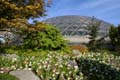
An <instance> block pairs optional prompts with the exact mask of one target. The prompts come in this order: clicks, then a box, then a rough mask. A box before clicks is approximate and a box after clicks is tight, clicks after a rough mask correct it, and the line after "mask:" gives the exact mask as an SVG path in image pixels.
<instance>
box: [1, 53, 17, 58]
mask: <svg viewBox="0 0 120 80" xmlns="http://www.w3.org/2000/svg"><path fill="white" fill-rule="evenodd" d="M1 56H3V57H4V58H7V59H17V58H19V56H17V55H16V54H6V53H1Z"/></svg>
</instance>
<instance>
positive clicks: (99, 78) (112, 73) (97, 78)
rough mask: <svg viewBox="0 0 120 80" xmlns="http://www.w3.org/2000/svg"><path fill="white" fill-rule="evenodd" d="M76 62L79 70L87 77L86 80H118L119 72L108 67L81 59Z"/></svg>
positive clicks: (97, 62) (119, 77) (119, 78)
mask: <svg viewBox="0 0 120 80" xmlns="http://www.w3.org/2000/svg"><path fill="white" fill-rule="evenodd" d="M76 61H77V64H78V66H79V70H80V71H81V72H82V73H83V74H84V76H86V77H87V80H120V71H117V70H116V69H115V68H111V66H110V65H106V64H103V63H99V61H93V60H88V59H82V58H80V59H79V60H76Z"/></svg>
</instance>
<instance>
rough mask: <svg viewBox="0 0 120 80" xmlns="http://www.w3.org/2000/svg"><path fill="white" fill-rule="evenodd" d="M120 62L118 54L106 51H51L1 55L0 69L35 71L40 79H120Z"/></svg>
mask: <svg viewBox="0 0 120 80" xmlns="http://www.w3.org/2000/svg"><path fill="white" fill-rule="evenodd" d="M76 61H77V63H76ZM3 62H4V63H3ZM69 62H71V63H69ZM119 63H120V57H119V56H114V55H112V54H108V53H106V52H104V53H92V52H90V53H89V54H81V55H79V56H77V57H76V56H73V55H72V56H71V55H69V54H61V53H58V52H49V53H48V54H47V55H46V56H44V57H39V56H38V57H37V56H25V55H21V56H19V57H18V58H12V59H11V60H10V59H6V58H4V57H0V72H1V73H6V72H7V73H9V71H12V70H23V69H24V70H32V71H33V72H34V73H35V74H36V75H37V76H39V78H40V79H41V80H50V79H51V80H97V79H98V80H119V78H120V76H119V75H120V72H119V70H120V64H119ZM75 64H76V65H75Z"/></svg>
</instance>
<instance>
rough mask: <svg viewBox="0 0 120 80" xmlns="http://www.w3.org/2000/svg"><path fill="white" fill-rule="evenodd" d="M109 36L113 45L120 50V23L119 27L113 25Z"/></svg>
mask: <svg viewBox="0 0 120 80" xmlns="http://www.w3.org/2000/svg"><path fill="white" fill-rule="evenodd" d="M109 37H110V40H111V43H112V45H113V46H114V47H115V49H117V50H118V51H119V50H120V25H118V27H114V26H113V25H112V26H111V28H110V31H109Z"/></svg>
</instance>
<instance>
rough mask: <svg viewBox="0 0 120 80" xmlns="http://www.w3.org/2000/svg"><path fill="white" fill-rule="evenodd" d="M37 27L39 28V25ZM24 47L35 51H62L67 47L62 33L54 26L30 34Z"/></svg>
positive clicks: (46, 26)
mask: <svg viewBox="0 0 120 80" xmlns="http://www.w3.org/2000/svg"><path fill="white" fill-rule="evenodd" d="M36 26H39V23H37V25H36ZM23 45H24V46H23V47H24V48H26V49H34V50H36V49H42V50H61V49H64V48H65V47H66V46H67V45H66V41H65V40H63V38H62V35H61V34H60V32H59V31H58V30H57V29H56V28H55V27H54V26H52V25H45V26H44V29H42V30H37V31H31V32H28V33H27V34H26V37H25V38H24V43H23Z"/></svg>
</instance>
